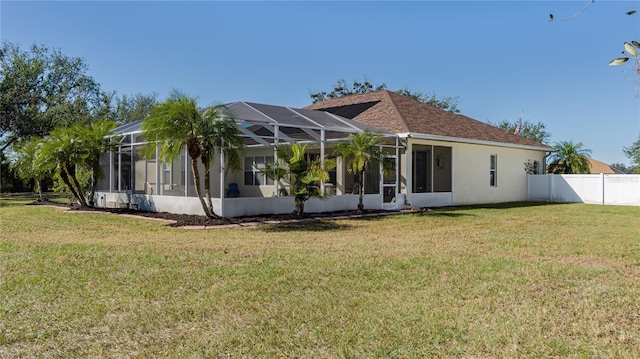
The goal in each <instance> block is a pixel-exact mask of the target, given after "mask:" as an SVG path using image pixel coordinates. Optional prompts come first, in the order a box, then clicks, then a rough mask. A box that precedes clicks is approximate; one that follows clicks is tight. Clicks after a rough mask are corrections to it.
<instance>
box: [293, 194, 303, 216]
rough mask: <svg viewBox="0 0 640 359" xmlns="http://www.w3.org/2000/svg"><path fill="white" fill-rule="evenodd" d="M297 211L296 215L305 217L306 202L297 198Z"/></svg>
mask: <svg viewBox="0 0 640 359" xmlns="http://www.w3.org/2000/svg"><path fill="white" fill-rule="evenodd" d="M295 211H296V214H297V215H298V216H300V217H302V216H303V215H304V201H301V200H299V199H297V198H296V204H295Z"/></svg>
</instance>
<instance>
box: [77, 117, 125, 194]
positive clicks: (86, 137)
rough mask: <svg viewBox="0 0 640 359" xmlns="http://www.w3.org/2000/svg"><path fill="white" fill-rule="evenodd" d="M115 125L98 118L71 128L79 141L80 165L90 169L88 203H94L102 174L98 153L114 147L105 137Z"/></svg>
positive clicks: (112, 122)
mask: <svg viewBox="0 0 640 359" xmlns="http://www.w3.org/2000/svg"><path fill="white" fill-rule="evenodd" d="M115 127H116V123H115V122H114V121H109V120H98V121H95V122H93V123H92V124H91V125H89V126H82V125H74V126H73V127H72V128H71V130H72V132H74V133H75V135H76V136H77V138H78V139H80V141H81V144H80V145H81V146H82V151H83V152H84V156H83V157H82V163H79V164H78V165H82V166H84V167H86V168H87V169H88V170H90V171H91V186H90V187H91V193H90V194H89V205H90V206H93V205H94V197H95V194H96V188H97V187H98V179H99V178H100V177H102V176H103V173H102V167H100V155H101V154H103V153H104V152H105V151H110V150H113V149H114V148H115V146H114V145H112V144H111V143H110V141H109V139H108V138H107V135H109V133H110V132H111V130H113V129H114V128H115Z"/></svg>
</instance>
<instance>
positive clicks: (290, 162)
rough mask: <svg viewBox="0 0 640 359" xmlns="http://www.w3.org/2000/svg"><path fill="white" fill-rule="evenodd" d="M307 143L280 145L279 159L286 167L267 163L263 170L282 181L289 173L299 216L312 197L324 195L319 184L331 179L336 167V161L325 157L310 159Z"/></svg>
mask: <svg viewBox="0 0 640 359" xmlns="http://www.w3.org/2000/svg"><path fill="white" fill-rule="evenodd" d="M306 148H307V145H303V144H301V143H299V142H296V143H294V144H293V145H280V146H278V150H277V151H278V159H279V160H280V161H282V162H283V163H284V164H286V168H285V167H282V166H280V164H278V163H272V164H267V166H266V167H265V168H264V169H263V170H262V173H265V174H266V175H267V177H269V178H271V179H273V180H275V181H280V180H281V179H283V178H284V177H286V176H287V175H288V176H289V183H290V184H291V194H293V196H294V198H295V205H294V212H295V213H296V214H297V215H298V216H302V215H303V214H304V204H305V202H306V201H307V200H309V199H310V198H312V197H322V193H321V192H320V186H319V184H320V183H321V182H325V181H328V180H329V172H327V171H328V170H330V169H333V168H335V161H334V160H331V159H327V158H325V159H324V167H323V166H322V159H321V158H317V159H315V160H308V159H307V156H306Z"/></svg>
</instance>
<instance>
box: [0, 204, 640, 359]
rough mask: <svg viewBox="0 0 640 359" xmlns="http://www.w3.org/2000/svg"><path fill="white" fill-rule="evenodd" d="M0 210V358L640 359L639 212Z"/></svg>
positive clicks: (512, 208) (527, 208)
mask: <svg viewBox="0 0 640 359" xmlns="http://www.w3.org/2000/svg"><path fill="white" fill-rule="evenodd" d="M25 202H27V200H25V199H20V198H3V199H0V205H1V207H0V221H1V222H0V230H1V233H0V357H2V358H11V357H41V358H53V357H60V358H68V357H100V358H109V357H111V358H123V357H189V358H198V357H203V358H211V357H240V358H242V357H264V358H274V357H287V358H289V357H312V358H323V357H324V358H335V357H345V358H346V357H349V358H371V357H380V358H400V357H402V358H424V357H452V358H459V357H464V358H505V357H527V358H543V357H544V358H547V357H562V358H583V357H588V358H638V357H640V207H623V206H597V205H582V204H522V203H518V204H508V205H497V206H484V207H482V206H477V207H464V208H455V209H454V208H450V209H441V210H436V211H431V212H422V213H415V214H405V215H397V216H386V217H377V218H368V219H358V220H343V221H322V222H304V223H298V224H287V225H269V226H259V227H250V228H235V229H218V230H207V231H194V230H185V229H180V228H171V227H165V226H163V225H162V224H161V223H159V222H157V221H152V220H145V219H136V218H127V217H120V216H117V215H112V214H99V213H63V212H60V211H58V210H56V209H54V208H51V207H43V206H24V205H22V204H23V203H25Z"/></svg>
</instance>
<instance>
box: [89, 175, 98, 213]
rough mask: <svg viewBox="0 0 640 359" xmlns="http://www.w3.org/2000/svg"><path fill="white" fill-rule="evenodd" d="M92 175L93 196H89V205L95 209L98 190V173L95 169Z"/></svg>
mask: <svg viewBox="0 0 640 359" xmlns="http://www.w3.org/2000/svg"><path fill="white" fill-rule="evenodd" d="M92 172H93V173H92V174H91V195H90V196H89V205H90V206H91V207H93V206H94V205H95V201H94V199H95V197H96V188H98V171H97V170H96V169H95V168H94V169H93V170H92Z"/></svg>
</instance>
